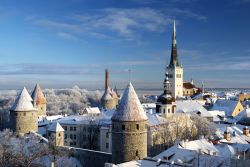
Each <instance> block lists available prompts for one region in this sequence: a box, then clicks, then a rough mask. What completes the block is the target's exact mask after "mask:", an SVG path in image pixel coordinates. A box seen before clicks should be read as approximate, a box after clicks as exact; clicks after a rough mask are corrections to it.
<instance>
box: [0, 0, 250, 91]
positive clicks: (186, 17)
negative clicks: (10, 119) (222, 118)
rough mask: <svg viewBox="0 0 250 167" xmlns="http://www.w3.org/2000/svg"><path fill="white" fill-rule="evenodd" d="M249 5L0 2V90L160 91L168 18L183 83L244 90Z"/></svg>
mask: <svg viewBox="0 0 250 167" xmlns="http://www.w3.org/2000/svg"><path fill="white" fill-rule="evenodd" d="M249 16H250V0H220V1H217V0H212V1H211V0H168V1H166V0H64V1H61V0H42V1H34V0H22V1H20V0H1V1H0V34H1V38H0V57H1V61H0V77H1V79H0V89H15V88H20V87H22V86H24V85H26V86H28V87H33V86H34V84H35V83H36V82H39V83H40V84H41V85H42V86H43V87H45V88H47V87H48V88H51V87H53V88H58V87H59V88H60V87H72V86H74V85H79V86H80V87H82V88H94V89H95V88H103V86H104V85H103V80H104V69H105V68H109V69H110V76H111V83H112V85H117V86H118V88H119V87H120V88H123V86H124V84H126V83H127V82H128V80H129V73H128V69H131V71H132V72H131V80H132V81H133V82H134V83H135V84H136V85H137V87H140V88H161V87H162V82H163V78H164V66H165V65H166V63H168V62H169V59H170V47H171V33H172V24H173V18H174V17H175V18H176V22H177V44H178V50H179V59H180V61H181V63H182V65H183V67H184V78H185V80H186V81H189V80H190V78H191V77H192V78H193V79H194V81H195V82H196V83H197V84H198V85H199V84H200V83H201V82H202V81H203V82H204V83H205V86H206V87H245V88H249V87H250V77H249V76H250V75H249V72H250V45H249V44H250V43H249V39H250V31H249V30H250V21H249Z"/></svg>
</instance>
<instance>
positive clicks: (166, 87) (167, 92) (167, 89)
mask: <svg viewBox="0 0 250 167" xmlns="http://www.w3.org/2000/svg"><path fill="white" fill-rule="evenodd" d="M163 86H164V94H165V95H171V91H170V82H169V73H168V68H167V69H166V74H165V80H164V82H163Z"/></svg>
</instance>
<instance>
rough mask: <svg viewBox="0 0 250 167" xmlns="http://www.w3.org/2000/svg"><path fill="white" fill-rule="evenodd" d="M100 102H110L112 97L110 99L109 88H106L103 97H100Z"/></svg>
mask: <svg viewBox="0 0 250 167" xmlns="http://www.w3.org/2000/svg"><path fill="white" fill-rule="evenodd" d="M101 99H102V100H105V101H106V100H112V99H113V97H112V92H111V90H110V87H109V86H108V88H107V89H106V90H105V92H104V94H103V96H102V98H101Z"/></svg>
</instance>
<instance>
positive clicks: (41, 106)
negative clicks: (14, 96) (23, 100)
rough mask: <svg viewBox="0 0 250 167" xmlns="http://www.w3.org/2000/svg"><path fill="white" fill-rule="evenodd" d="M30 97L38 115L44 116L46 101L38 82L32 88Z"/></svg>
mask: <svg viewBox="0 0 250 167" xmlns="http://www.w3.org/2000/svg"><path fill="white" fill-rule="evenodd" d="M31 97H32V99H33V105H34V108H36V109H37V110H38V116H40V117H45V116H46V110H47V109H46V108H47V101H46V98H45V96H44V94H43V91H42V88H41V87H40V85H39V84H36V86H35V89H34V90H33V92H32V94H31Z"/></svg>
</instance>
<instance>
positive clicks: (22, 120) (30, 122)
mask: <svg viewBox="0 0 250 167" xmlns="http://www.w3.org/2000/svg"><path fill="white" fill-rule="evenodd" d="M46 104H47V101H46V98H45V97H44V95H43V93H42V89H41V88H40V86H39V84H37V85H36V86H35V88H34V90H33V93H32V97H31V96H30V94H29V92H28V91H27V89H26V88H25V87H24V88H23V89H22V91H21V92H20V93H19V94H18V96H17V98H16V100H15V102H14V104H13V105H12V107H11V109H10V124H11V125H10V126H11V129H12V130H13V131H14V132H17V133H19V134H25V133H29V132H37V130H38V116H46Z"/></svg>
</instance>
